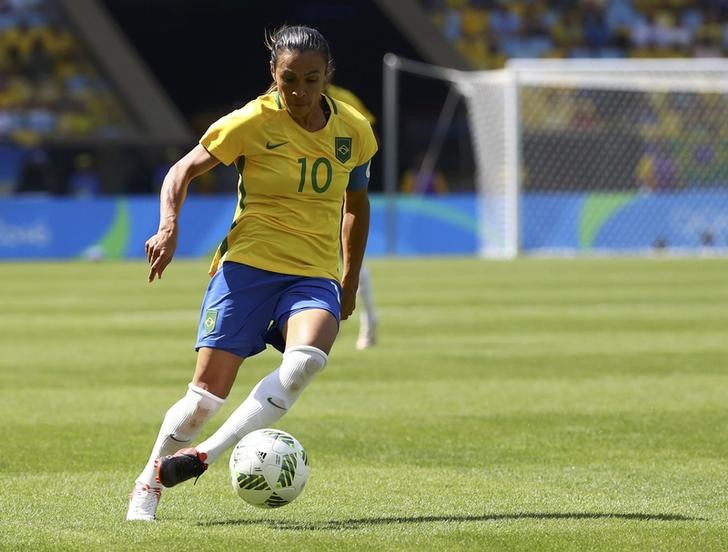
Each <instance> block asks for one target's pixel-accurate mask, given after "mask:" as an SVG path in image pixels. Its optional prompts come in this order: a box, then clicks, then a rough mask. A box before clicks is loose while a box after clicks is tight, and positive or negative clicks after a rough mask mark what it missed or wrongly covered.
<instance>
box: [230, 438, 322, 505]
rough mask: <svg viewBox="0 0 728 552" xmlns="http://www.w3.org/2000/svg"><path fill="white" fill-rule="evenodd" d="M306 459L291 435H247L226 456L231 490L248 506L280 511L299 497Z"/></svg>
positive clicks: (307, 468)
mask: <svg viewBox="0 0 728 552" xmlns="http://www.w3.org/2000/svg"><path fill="white" fill-rule="evenodd" d="M308 474H309V466H308V455H307V454H306V451H305V450H304V448H303V447H302V446H301V443H299V442H298V441H297V440H296V438H295V437H293V435H290V434H288V433H286V432H285V431H281V430H279V429H259V430H257V431H253V432H252V433H248V434H247V435H246V436H245V437H243V438H242V439H241V440H240V442H239V443H238V444H237V445H235V448H234V449H233V453H232V454H231V455H230V478H231V481H232V484H233V489H235V491H236V492H237V493H238V495H239V496H240V498H242V499H243V500H244V501H245V502H247V503H248V504H252V505H253V506H257V507H258V508H280V507H281V506H285V505H286V504H289V503H291V502H293V500H294V499H295V498H296V497H297V496H298V495H299V494H301V491H303V487H304V486H305V485H306V481H307V480H308Z"/></svg>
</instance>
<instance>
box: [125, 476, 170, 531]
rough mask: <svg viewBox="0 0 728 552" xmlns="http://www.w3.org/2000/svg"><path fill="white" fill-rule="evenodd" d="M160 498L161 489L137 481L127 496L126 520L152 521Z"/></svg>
mask: <svg viewBox="0 0 728 552" xmlns="http://www.w3.org/2000/svg"><path fill="white" fill-rule="evenodd" d="M161 497H162V489H160V488H159V487H152V486H151V485H147V484H146V483H139V482H138V481H137V482H136V483H134V489H132V491H131V494H130V495H129V510H127V512H126V520H127V521H154V520H155V519H156V517H155V516H156V513H157V506H158V505H159V499H160V498H161Z"/></svg>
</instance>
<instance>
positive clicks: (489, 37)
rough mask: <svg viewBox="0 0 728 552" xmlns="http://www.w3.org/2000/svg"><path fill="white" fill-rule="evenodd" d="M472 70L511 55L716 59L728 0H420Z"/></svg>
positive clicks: (724, 38)
mask: <svg viewBox="0 0 728 552" xmlns="http://www.w3.org/2000/svg"><path fill="white" fill-rule="evenodd" d="M422 6H423V7H424V8H425V9H426V10H427V11H428V13H429V16H430V19H431V21H432V22H433V23H434V24H435V26H436V27H437V28H439V29H440V30H441V32H442V34H443V35H444V36H445V37H446V38H448V39H449V40H450V41H451V42H452V43H453V44H454V45H455V46H456V48H457V49H458V50H459V51H460V52H461V53H462V54H463V55H464V56H465V57H466V58H467V59H468V60H469V61H470V63H471V64H472V65H473V68H477V69H494V68H499V67H502V66H503V64H504V63H505V61H506V60H507V59H510V58H549V57H557V58H585V57H587V58H593V57H606V58H614V57H617V58H618V57H638V58H673V57H691V56H699V57H714V56H720V55H724V54H726V53H728V3H727V2H725V1H724V0H712V1H701V2H695V1H690V0H610V1H609V2H606V1H604V0H560V1H558V2H546V1H545V0H532V1H529V2H502V1H501V2H499V1H496V0H423V1H422Z"/></svg>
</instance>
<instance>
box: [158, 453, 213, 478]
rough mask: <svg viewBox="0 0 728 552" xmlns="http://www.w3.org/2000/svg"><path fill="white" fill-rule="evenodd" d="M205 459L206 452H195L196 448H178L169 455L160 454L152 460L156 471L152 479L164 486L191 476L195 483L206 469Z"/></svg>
mask: <svg viewBox="0 0 728 552" xmlns="http://www.w3.org/2000/svg"><path fill="white" fill-rule="evenodd" d="M205 460H207V454H205V453H204V452H197V450H196V449H193V448H186V449H181V450H178V451H177V452H175V453H174V454H172V455H171V456H162V457H161V458H157V459H156V460H155V461H154V469H155V471H156V475H155V477H154V479H155V480H156V481H157V483H160V484H162V485H164V486H165V487H174V486H175V485H179V484H180V483H182V482H183V481H187V480H188V479H192V478H193V477H194V478H195V483H196V482H197V479H198V478H199V477H200V476H201V475H202V474H203V473H205V470H206V469H207V464H205Z"/></svg>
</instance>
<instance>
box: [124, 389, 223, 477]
mask: <svg viewBox="0 0 728 552" xmlns="http://www.w3.org/2000/svg"><path fill="white" fill-rule="evenodd" d="M224 403H225V399H222V398H220V397H217V396H215V395H213V394H212V393H210V392H209V391H206V390H204V389H202V388H200V387H197V386H196V385H193V384H191V383H190V384H189V385H188V389H187V393H186V394H185V396H184V397H182V398H181V399H180V400H179V401H177V402H176V403H175V404H174V405H172V407H171V408H170V409H169V410H167V414H165V416H164V421H163V422H162V427H161V428H160V429H159V435H158V436H157V441H156V442H155V443H154V446H153V447H152V452H151V454H150V455H149V460H148V461H147V464H146V466H144V469H143V470H142V472H141V473H140V474H139V477H137V479H136V480H137V482H139V483H146V484H147V485H149V486H151V487H159V486H160V485H159V483H157V482H156V481H155V480H154V461H155V460H156V459H157V458H159V457H160V456H167V455H168V454H173V453H175V452H177V451H178V450H179V449H181V448H184V447H185V446H186V445H189V444H190V443H191V442H192V439H194V438H195V437H197V435H198V434H199V433H200V431H201V430H202V427H203V426H204V425H205V422H207V420H209V419H210V418H211V417H212V416H213V414H215V413H216V412H217V411H218V410H220V407H221V406H222V405H223V404H224Z"/></svg>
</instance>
